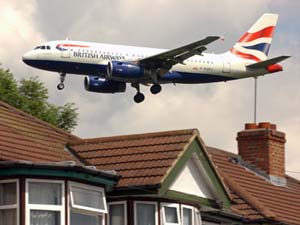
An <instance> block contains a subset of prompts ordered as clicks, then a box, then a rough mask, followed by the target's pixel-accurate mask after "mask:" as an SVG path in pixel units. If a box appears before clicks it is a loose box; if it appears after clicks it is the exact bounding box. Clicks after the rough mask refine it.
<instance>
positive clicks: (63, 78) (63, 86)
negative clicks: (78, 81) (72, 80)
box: [56, 73, 66, 90]
mask: <svg viewBox="0 0 300 225" xmlns="http://www.w3.org/2000/svg"><path fill="white" fill-rule="evenodd" d="M65 79H66V74H65V73H60V83H59V84H58V85H57V86H56V87H57V89H58V90H63V89H64V88H65V85H64V81H65Z"/></svg>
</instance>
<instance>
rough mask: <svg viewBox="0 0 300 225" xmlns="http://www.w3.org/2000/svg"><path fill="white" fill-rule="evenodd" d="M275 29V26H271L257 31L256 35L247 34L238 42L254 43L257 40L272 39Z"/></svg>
mask: <svg viewBox="0 0 300 225" xmlns="http://www.w3.org/2000/svg"><path fill="white" fill-rule="evenodd" d="M274 29H275V27H274V26H270V27H266V28H264V29H262V30H260V31H257V32H255V33H248V32H247V33H245V34H244V35H243V36H242V37H241V38H240V40H239V41H238V42H249V41H253V40H255V39H257V38H271V37H272V35H273V32H274Z"/></svg>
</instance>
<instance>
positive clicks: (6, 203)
mask: <svg viewBox="0 0 300 225" xmlns="http://www.w3.org/2000/svg"><path fill="white" fill-rule="evenodd" d="M18 204H19V182H18V180H3V181H2V180H0V225H17V224H18V223H19V222H18V213H19V208H18Z"/></svg>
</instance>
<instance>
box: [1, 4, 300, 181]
mask: <svg viewBox="0 0 300 225" xmlns="http://www.w3.org/2000/svg"><path fill="white" fill-rule="evenodd" d="M299 9H300V1H298V0H289V1H287V0H286V1H283V0H249V1H239V0H224V1H218V0H186V1H174V0H152V1H139V0H122V1H121V0H115V1H112V0H89V1H81V0H64V1H61V0H51V1H50V0H49V1H46V0H44V1H36V0H0V43H1V45H0V62H1V63H2V66H3V67H5V68H9V69H10V70H11V71H12V72H13V73H14V75H15V76H16V78H17V79H21V78H29V77H30V76H39V78H40V79H41V80H42V81H44V82H45V83H46V86H47V88H48V89H49V93H50V99H51V101H52V102H53V103H56V104H60V105H62V104H65V103H67V102H75V103H76V105H77V106H78V108H79V110H78V112H79V114H80V116H79V121H78V127H77V128H76V129H75V131H74V134H76V135H78V136H80V137H99V136H111V135H118V134H132V133H140V132H153V131H160V130H174V129H185V128H197V129H199V131H200V134H201V137H202V138H203V140H204V142H205V143H206V144H207V145H210V146H214V147H218V148H222V149H226V150H228V151H233V152H236V149H237V147H236V140H235V138H236V133H237V132H238V131H240V130H242V129H243V127H244V123H248V122H253V99H254V98H253V92H254V89H253V85H254V80H253V79H245V80H238V81H231V82H226V83H216V84H199V85H176V87H175V86H173V85H164V86H163V90H162V93H160V94H158V95H155V96H153V95H151V94H150V93H149V92H150V91H149V89H148V88H146V87H142V91H143V92H144V93H145V95H146V100H145V101H144V102H143V103H142V104H135V103H134V102H133V100H132V98H133V96H134V94H135V90H134V89H132V88H130V87H128V89H127V91H126V93H121V94H115V95H107V94H97V93H89V92H86V91H85V90H84V88H83V78H84V77H83V76H71V75H70V76H67V79H66V82H65V84H66V88H65V89H64V91H62V92H60V91H57V90H56V85H57V83H58V81H59V76H58V75H57V74H56V73H50V72H43V71H40V70H37V69H33V68H30V67H28V66H26V65H25V64H23V62H22V61H21V57H22V54H24V52H26V51H27V50H30V49H32V48H33V47H34V46H36V45H38V44H39V43H41V42H44V41H50V40H57V39H65V38H69V39H72V40H82V41H93V42H104V43H113V44H127V45H136V46H146V47H158V48H175V47H178V46H180V45H183V44H187V43H189V42H193V41H196V40H200V39H202V38H204V37H206V36H208V35H222V36H224V37H225V41H217V42H215V43H213V44H211V45H209V46H208V50H207V52H214V53H222V52H225V51H227V50H228V49H229V48H230V47H231V46H232V45H233V44H234V43H235V42H236V41H237V40H238V39H239V37H240V36H241V35H242V34H243V33H244V32H246V31H247V30H248V29H249V28H250V26H251V25H252V24H253V23H254V22H255V21H256V20H257V19H258V18H259V17H260V16H261V15H262V14H263V13H266V12H272V13H278V14H279V21H278V24H277V28H276V32H275V36H274V38H273V42H272V47H271V50H270V57H275V56H279V55H292V58H290V59H288V60H286V61H284V62H283V63H282V65H283V67H284V71H283V72H280V73H276V74H272V75H268V76H265V77H261V78H259V80H258V121H268V122H272V123H275V124H277V126H278V130H280V131H284V132H285V133H286V135H287V144H286V159H287V160H286V169H287V170H288V171H298V172H299V174H297V173H289V174H290V175H292V176H298V177H299V178H300V163H299V159H300V88H299V85H300V74H299V71H300V64H299V62H300V56H299V52H300V41H299V36H300V29H299V27H300V21H299V15H298V14H299Z"/></svg>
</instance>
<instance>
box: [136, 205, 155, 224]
mask: <svg viewBox="0 0 300 225" xmlns="http://www.w3.org/2000/svg"><path fill="white" fill-rule="evenodd" d="M136 218H137V225H155V205H152V204H144V203H138V204H136Z"/></svg>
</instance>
